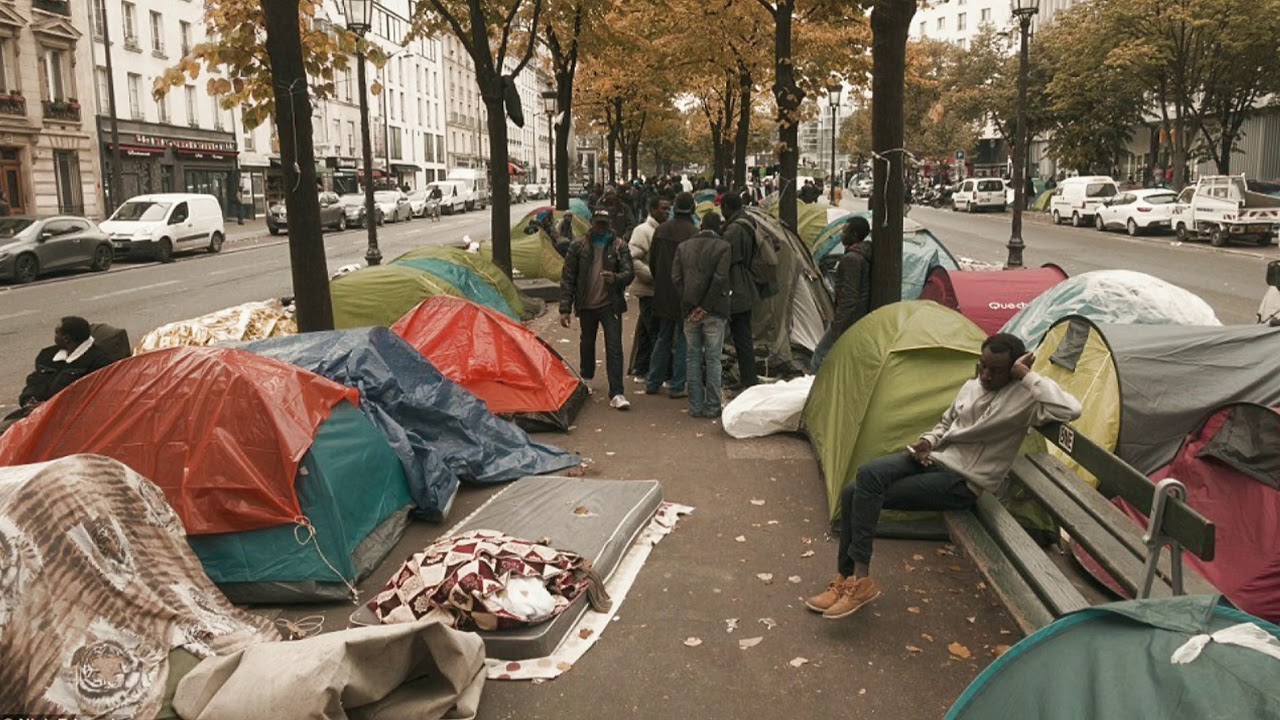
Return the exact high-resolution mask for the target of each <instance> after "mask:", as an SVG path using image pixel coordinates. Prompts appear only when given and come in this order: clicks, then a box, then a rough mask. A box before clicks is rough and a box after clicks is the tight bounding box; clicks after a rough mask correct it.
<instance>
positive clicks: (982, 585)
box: [978, 582, 987, 590]
mask: <svg viewBox="0 0 1280 720" xmlns="http://www.w3.org/2000/svg"><path fill="white" fill-rule="evenodd" d="M978 589H979V590H986V589H987V584H986V583H984V582H979V583H978Z"/></svg>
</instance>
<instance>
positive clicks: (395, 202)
mask: <svg viewBox="0 0 1280 720" xmlns="http://www.w3.org/2000/svg"><path fill="white" fill-rule="evenodd" d="M373 202H374V204H376V205H377V206H378V209H379V210H381V211H382V218H381V219H380V220H379V222H382V220H385V221H387V222H400V221H401V220H410V219H412V218H413V206H411V205H410V204H409V196H408V195H405V194H404V193H403V192H401V191H399V190H379V191H377V192H375V193H374V194H373Z"/></svg>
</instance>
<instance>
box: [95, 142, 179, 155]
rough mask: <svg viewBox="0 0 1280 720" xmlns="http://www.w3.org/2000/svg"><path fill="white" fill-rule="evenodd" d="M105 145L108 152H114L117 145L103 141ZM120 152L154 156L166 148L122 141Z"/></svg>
mask: <svg viewBox="0 0 1280 720" xmlns="http://www.w3.org/2000/svg"><path fill="white" fill-rule="evenodd" d="M103 147H105V148H106V150H107V152H114V151H115V146H113V145H112V144H111V143H103ZM120 154H121V155H122V156H124V157H152V156H154V155H163V154H164V148H162V147H153V146H150V145H126V144H124V143H120Z"/></svg>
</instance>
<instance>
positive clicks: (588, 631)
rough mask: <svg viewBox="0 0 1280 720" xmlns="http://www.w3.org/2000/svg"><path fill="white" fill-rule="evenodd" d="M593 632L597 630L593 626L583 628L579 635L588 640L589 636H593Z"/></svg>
mask: <svg viewBox="0 0 1280 720" xmlns="http://www.w3.org/2000/svg"><path fill="white" fill-rule="evenodd" d="M593 634H595V630H592V629H591V628H582V629H581V630H579V631H578V637H580V638H582V639H583V640H586V639H587V638H589V637H591V636H592V635H593Z"/></svg>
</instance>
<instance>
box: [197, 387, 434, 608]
mask: <svg viewBox="0 0 1280 720" xmlns="http://www.w3.org/2000/svg"><path fill="white" fill-rule="evenodd" d="M293 486H294V488H295V492H296V494H297V497H298V503H299V507H300V510H299V513H298V515H297V516H296V517H295V519H293V520H291V521H290V523H289V524H287V525H277V526H275V527H269V528H260V529H257V530H250V531H247V532H235V533H219V534H216V535H200V536H193V537H189V538H188V539H187V540H188V542H189V543H190V544H191V548H192V549H193V550H195V552H196V555H197V556H198V557H199V558H200V562H201V563H203V564H204V568H205V572H206V573H208V574H209V577H210V578H211V579H212V580H213V581H214V582H215V583H217V584H218V586H219V587H220V588H221V589H222V591H223V592H224V593H226V595H227V597H229V598H231V599H232V600H233V601H234V602H238V603H294V602H316V601H321V600H341V599H343V598H350V597H351V595H352V590H351V588H352V587H354V586H355V585H356V584H357V583H359V582H360V581H361V580H362V579H364V578H365V577H367V576H368V575H369V573H371V572H372V571H373V570H374V568H376V567H377V565H378V563H379V562H381V561H382V559H383V558H385V557H386V555H387V553H389V552H390V551H391V549H392V548H393V547H394V546H395V544H396V543H397V542H398V541H399V540H400V537H401V536H402V535H403V534H404V530H405V527H406V525H407V523H408V518H409V510H410V508H411V507H412V505H413V500H412V499H411V498H410V496H409V486H408V483H407V482H406V479H405V473H404V468H403V467H402V466H401V464H400V460H399V458H398V457H397V456H396V454H395V453H394V452H392V450H391V447H390V446H389V445H388V444H387V441H386V439H385V438H384V437H383V435H382V434H381V433H380V432H379V431H378V429H377V428H375V427H374V426H373V425H372V424H371V423H370V422H369V420H368V419H367V418H366V417H365V416H364V415H363V414H362V413H361V412H360V411H359V410H357V409H356V408H354V407H349V406H341V407H337V408H334V411H333V414H332V415H330V416H329V418H328V419H327V420H325V421H324V422H323V423H321V425H320V427H319V428H318V429H317V430H316V435H315V442H314V443H312V445H311V448H310V449H309V450H308V451H307V454H306V455H305V456H304V457H303V459H302V463H301V464H300V466H299V470H298V474H297V476H296V478H295V479H294V480H293Z"/></svg>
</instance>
